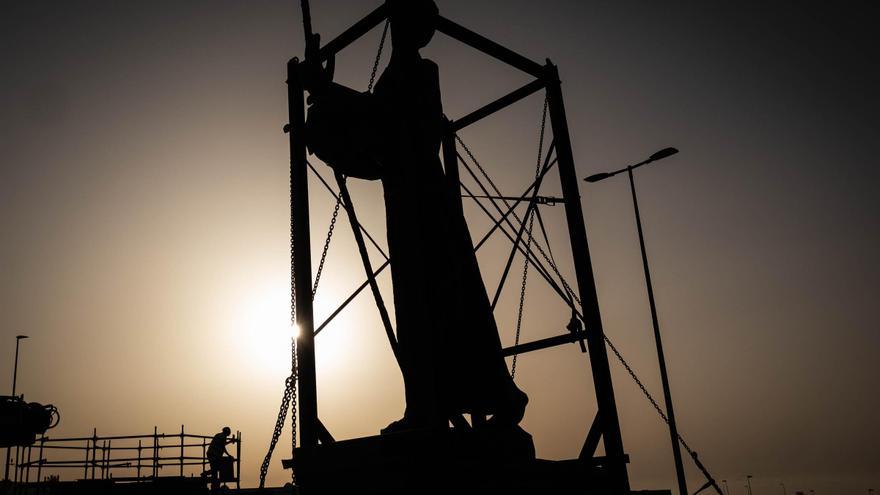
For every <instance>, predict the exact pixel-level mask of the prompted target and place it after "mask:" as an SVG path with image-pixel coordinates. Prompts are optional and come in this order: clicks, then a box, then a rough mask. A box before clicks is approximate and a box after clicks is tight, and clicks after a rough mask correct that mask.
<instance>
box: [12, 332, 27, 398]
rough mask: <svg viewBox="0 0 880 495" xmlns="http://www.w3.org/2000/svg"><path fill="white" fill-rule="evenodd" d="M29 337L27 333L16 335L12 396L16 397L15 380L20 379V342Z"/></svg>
mask: <svg viewBox="0 0 880 495" xmlns="http://www.w3.org/2000/svg"><path fill="white" fill-rule="evenodd" d="M27 338H29V337H28V336H27V335H16V336H15V368H13V370H12V396H13V397H15V381H16V379H18V344H19V342H21V341H22V339H27Z"/></svg>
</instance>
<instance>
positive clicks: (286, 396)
mask: <svg viewBox="0 0 880 495" xmlns="http://www.w3.org/2000/svg"><path fill="white" fill-rule="evenodd" d="M293 228H294V223H293V174H292V173H291V175H290V328H296V279H295V275H296V261H295V258H294V233H293ZM297 376H298V374H297V361H296V337H294V338H292V339H290V376H288V377H287V378H286V379H285V380H284V393H283V395H282V396H281V407H280V408H279V410H278V419H277V420H276V421H275V429H274V430H273V431H272V440H271V441H270V442H269V450H268V451H267V452H266V457H264V458H263V463H262V464H261V465H260V488H263V487H264V486H265V485H266V474H267V473H268V472H269V463H270V462H271V461H272V453H273V452H274V451H275V446H276V445H277V444H278V439H279V438H280V437H281V431H282V430H283V429H284V421H285V420H286V419H287V411H288V409H291V411H292V414H291V417H290V428H291V435H292V447H291V453H292V452H293V449H295V448H296V427H297V425H296V395H297V394H296V392H297V391H296V385H297V383H296V381H297ZM290 476H291V480H292V481H293V483H294V484H296V473H295V472H294V471H293V470H291V475H290Z"/></svg>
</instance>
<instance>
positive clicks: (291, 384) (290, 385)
mask: <svg viewBox="0 0 880 495" xmlns="http://www.w3.org/2000/svg"><path fill="white" fill-rule="evenodd" d="M388 25H389V22H388V21H385V28H384V29H383V30H382V39H381V40H380V41H379V50H378V53H376V60H375V61H374V62H373V70H372V72H371V73H370V84H369V86H368V88H367V91H372V90H373V84H374V82H375V80H376V72H377V71H378V69H379V60H380V58H381V57H382V48H383V47H384V46H385V39H386V38H387V36H388ZM341 205H342V195H341V194H340V195H337V197H336V206H334V207H333V216H332V217H331V218H330V227H329V228H328V229H327V238H326V239H325V240H324V249H323V250H322V251H321V261H320V262H319V263H318V269H317V271H316V272H315V282H314V285H313V286H312V297H313V298H314V297H315V294H317V292H318V284H319V282H320V281H321V274H322V273H323V272H324V264H325V262H326V261H327V252H328V251H329V249H330V241H331V240H332V239H333V231H334V229H335V228H336V220H337V218H338V217H339V207H340V206H341ZM293 243H294V236H293V177H291V179H290V326H291V328H296V284H295V280H294V275H295V273H296V265H295V263H294V256H293V252H294V245H293ZM297 377H298V373H297V360H296V338H293V339H291V342H290V376H288V377H287V378H286V379H285V380H284V394H283V395H282V397H281V407H280V408H279V410H278V419H277V420H276V421H275V429H274V430H273V432H272V440H271V441H270V442H269V451H268V452H266V457H264V458H263V463H262V464H261V465H260V488H263V487H264V486H265V485H266V474H267V473H268V472H269V464H270V463H271V461H272V453H273V452H274V451H275V446H276V445H277V444H278V439H279V438H280V437H281V431H282V430H283V429H284V422H285V421H286V420H287V411H288V410H290V429H291V436H292V442H291V452H290V453H291V458H293V456H294V453H295V450H296V433H297ZM291 480H292V481H293V484H294V485H296V472H295V471H294V470H291Z"/></svg>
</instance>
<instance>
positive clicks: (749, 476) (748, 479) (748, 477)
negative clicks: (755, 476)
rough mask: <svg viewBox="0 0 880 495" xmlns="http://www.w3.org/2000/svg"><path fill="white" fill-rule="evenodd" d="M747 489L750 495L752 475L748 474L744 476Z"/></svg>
mask: <svg viewBox="0 0 880 495" xmlns="http://www.w3.org/2000/svg"><path fill="white" fill-rule="evenodd" d="M746 483H747V485H746V486H747V487H748V488H749V495H752V475H751V474H749V475H747V476H746Z"/></svg>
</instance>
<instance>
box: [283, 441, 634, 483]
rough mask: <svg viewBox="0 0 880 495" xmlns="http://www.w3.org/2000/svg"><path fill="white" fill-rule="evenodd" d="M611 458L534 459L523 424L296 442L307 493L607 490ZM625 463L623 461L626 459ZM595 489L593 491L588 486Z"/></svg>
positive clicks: (299, 472) (296, 466)
mask: <svg viewBox="0 0 880 495" xmlns="http://www.w3.org/2000/svg"><path fill="white" fill-rule="evenodd" d="M605 459H606V458H591V459H585V460H579V459H572V460H565V461H548V460H541V459H536V458H535V447H534V444H533V442H532V437H531V435H529V434H528V433H527V432H525V431H524V430H523V429H522V428H520V427H519V426H504V427H502V426H496V425H491V426H484V427H480V428H476V429H468V430H462V429H457V428H454V429H443V430H410V431H403V432H397V433H391V434H387V435H380V436H374V437H366V438H358V439H353V440H343V441H339V442H334V443H329V444H323V445H318V446H317V447H313V448H298V449H296V452H295V458H294V459H293V461H292V462H291V461H288V462H285V465H286V466H291V465H292V467H293V468H294V469H295V472H296V478H297V483H298V484H299V487H300V490H301V493H302V494H303V495H311V494H316V495H330V494H358V495H372V494H375V495H379V494H382V495H397V494H401V495H402V494H407V495H410V494H440V493H443V494H455V495H463V494H478V493H479V494H495V493H505V494H526V493H529V494H532V493H542V494H544V493H546V494H566V495H567V494H575V493H577V494H583V493H609V492H608V491H607V490H604V489H603V487H608V486H609V485H608V479H607V478H608V477H607V475H606V470H605V469H603V462H606V461H605ZM623 462H626V460H623ZM589 488H594V489H595V490H590V489H589Z"/></svg>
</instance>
